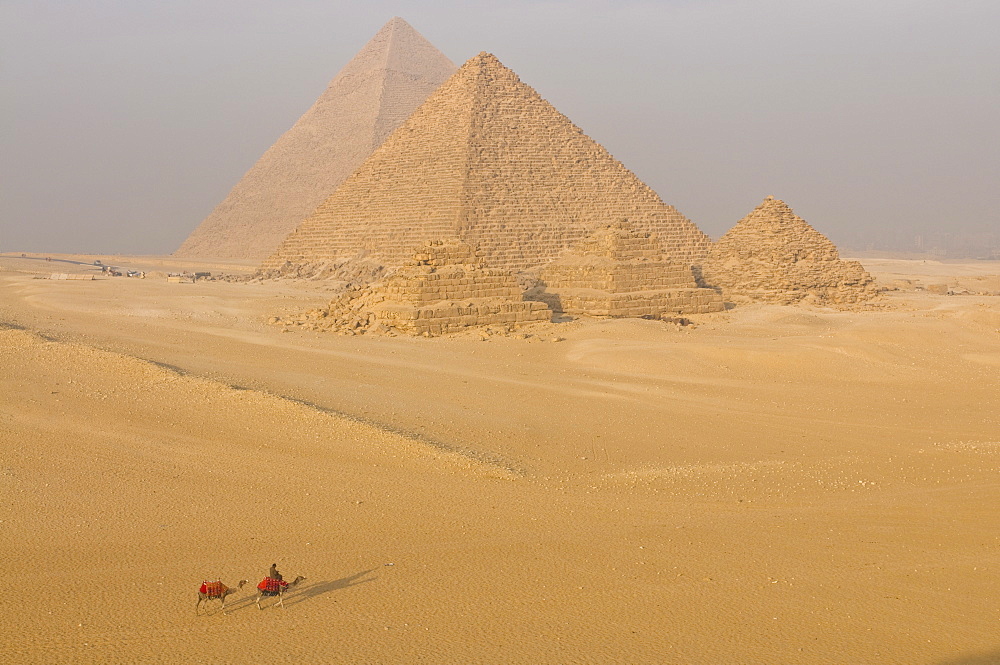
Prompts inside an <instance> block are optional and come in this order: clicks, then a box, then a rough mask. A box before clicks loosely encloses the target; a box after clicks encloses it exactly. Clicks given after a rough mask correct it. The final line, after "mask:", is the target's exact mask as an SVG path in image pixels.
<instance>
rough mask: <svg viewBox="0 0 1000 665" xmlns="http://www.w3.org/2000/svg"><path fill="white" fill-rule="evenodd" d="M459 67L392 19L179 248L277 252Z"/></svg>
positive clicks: (251, 255)
mask: <svg viewBox="0 0 1000 665" xmlns="http://www.w3.org/2000/svg"><path fill="white" fill-rule="evenodd" d="M454 72H455V65H454V64H453V63H452V62H451V61H450V60H448V58H446V57H445V56H444V55H442V54H441V52H439V51H438V50H437V49H436V48H434V46H432V45H431V44H430V43H429V42H428V41H427V40H426V39H424V38H423V37H422V36H421V35H420V34H419V33H418V32H417V31H416V30H414V29H413V28H412V27H410V25H409V24H408V23H407V22H406V21H404V20H403V19H401V18H393V19H392V20H390V21H389V22H388V23H386V24H385V25H384V26H383V27H382V29H381V30H379V32H378V34H376V35H375V36H374V37H373V38H372V39H371V41H370V42H368V43H367V44H366V45H365V47H364V48H363V49H361V51H360V52H358V54H357V55H356V56H354V59H352V60H351V61H350V62H349V63H347V66H345V67H344V68H343V69H342V70H341V71H340V73H339V74H337V76H336V78H334V79H333V81H331V82H330V85H329V87H327V89H326V92H324V93H323V94H322V95H321V96H320V98H319V99H317V100H316V103H315V104H313V106H312V108H310V109H309V110H308V111H306V113H305V115H303V116H302V117H301V118H299V120H298V122H296V123H295V125H294V126H293V127H292V128H291V129H289V130H288V131H287V132H285V133H284V134H283V135H282V136H281V138H279V139H278V140H277V141H276V142H275V144H274V145H273V146H271V147H270V148H269V149H268V150H267V152H265V153H264V155H263V156H262V157H261V158H260V159H259V160H258V161H257V163H256V164H254V166H253V168H251V169H250V170H249V171H247V173H246V175H244V176H243V178H242V179H241V180H240V181H239V183H237V185H236V186H235V187H234V188H233V189H232V191H231V192H229V196H227V197H226V198H225V200H224V201H222V203H220V204H219V205H218V206H217V207H216V208H215V210H214V211H212V214H210V215H209V216H208V217H206V218H205V220H204V221H203V222H202V223H201V225H200V226H198V228H197V229H195V230H194V232H193V233H192V234H191V235H190V236H189V237H188V239H187V240H185V241H184V244H182V245H181V246H180V249H178V250H177V251H176V252H175V254H176V255H177V256H189V257H195V256H200V257H219V258H240V259H263V258H265V257H267V256H269V255H270V254H271V253H273V252H274V250H275V249H276V248H277V247H278V245H279V244H280V243H281V241H282V240H283V239H284V238H285V236H287V235H288V234H289V233H290V232H291V231H292V230H293V229H294V228H295V227H296V225H298V224H299V223H300V222H301V221H302V220H303V219H305V218H306V217H307V216H308V215H309V214H310V213H312V212H313V211H314V210H315V209H316V206H318V205H319V204H320V203H322V202H323V201H324V200H325V199H326V198H327V197H328V196H329V195H330V194H331V193H332V192H333V191H334V190H335V189H336V188H337V186H338V185H339V184H340V183H341V182H343V181H344V179H345V178H347V176H349V175H350V174H351V172H352V171H354V169H356V168H357V167H358V165H360V164H361V163H362V162H363V161H364V160H365V158H366V157H368V156H369V155H370V154H371V153H372V151H373V150H374V149H375V148H377V147H378V146H379V145H381V144H382V142H383V141H384V140H385V138H386V137H387V136H388V135H389V134H391V133H392V131H393V130H394V129H396V128H397V127H398V126H399V125H401V124H402V123H403V122H404V121H405V120H406V118H407V117H409V115H410V114H411V113H412V112H413V110H414V109H416V108H417V107H418V106H419V105H420V104H421V103H422V102H423V101H424V100H425V99H427V96H428V95H429V94H431V92H433V91H434V90H435V89H436V88H437V87H438V86H439V85H441V83H442V82H444V81H445V80H446V79H447V78H448V77H449V76H451V75H452V74H453V73H454Z"/></svg>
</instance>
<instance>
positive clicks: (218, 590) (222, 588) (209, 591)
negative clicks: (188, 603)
mask: <svg viewBox="0 0 1000 665" xmlns="http://www.w3.org/2000/svg"><path fill="white" fill-rule="evenodd" d="M198 591H199V592H201V593H203V594H205V595H206V596H210V597H214V596H221V595H222V594H224V593H225V592H226V591H229V587H227V586H226V585H225V584H223V583H222V582H220V581H219V580H214V581H212V582H202V583H201V588H200V589H198Z"/></svg>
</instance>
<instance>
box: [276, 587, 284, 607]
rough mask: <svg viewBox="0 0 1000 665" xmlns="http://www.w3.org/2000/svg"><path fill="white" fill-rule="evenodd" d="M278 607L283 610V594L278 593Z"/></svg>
mask: <svg viewBox="0 0 1000 665" xmlns="http://www.w3.org/2000/svg"><path fill="white" fill-rule="evenodd" d="M278 605H281V609H285V594H283V593H282V592H280V591H279V592H278Z"/></svg>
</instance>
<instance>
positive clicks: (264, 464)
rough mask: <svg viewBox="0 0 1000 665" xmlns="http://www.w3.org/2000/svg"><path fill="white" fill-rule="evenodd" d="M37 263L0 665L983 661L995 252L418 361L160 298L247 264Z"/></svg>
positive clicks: (228, 302) (0, 352)
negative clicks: (182, 275)
mask: <svg viewBox="0 0 1000 665" xmlns="http://www.w3.org/2000/svg"><path fill="white" fill-rule="evenodd" d="M44 258H45V257H44V256H43V255H28V256H23V257H22V256H21V255H20V254H16V255H11V254H4V255H0V339H2V343H0V356H2V357H0V368H2V369H0V423H2V427H0V493H2V502H0V553H2V557H3V561H4V562H5V563H6V569H7V571H8V575H9V576H12V577H14V578H15V580H14V581H12V582H10V583H9V584H8V589H7V592H6V593H4V594H3V596H2V599H0V616H2V617H3V619H2V624H3V630H2V631H0V650H2V653H3V654H4V656H3V660H4V661H5V662H16V663H137V662H144V663H146V662H148V663H153V662H159V663H181V662H184V663H194V662H232V663H243V662H296V663H302V662H315V663H320V662H324V663H327V662H328V663H417V662H427V663H676V664H695V663H697V664H702V663H704V664H719V663H734V664H735V663H739V664H760V665H773V664H777V663H782V664H818V663H850V664H868V663H870V664H882V663H899V664H907V665H915V664H927V665H932V664H933V665H958V664H959V663H962V664H966V665H972V664H977V665H984V664H986V663H996V662H1000V636H998V635H1000V632H998V625H1000V623H998V622H1000V581H998V576H997V574H996V573H997V570H998V569H1000V516H998V512H997V509H996V506H997V505H998V502H1000V481H998V471H1000V410H998V408H997V407H998V405H1000V295H996V294H1000V267H998V265H997V263H996V262H989V261H981V262H974V261H968V262H961V263H958V262H952V263H948V262H938V261H932V260H926V261H925V260H901V259H900V260H894V259H871V258H867V259H862V263H863V264H864V267H865V268H866V269H867V270H868V271H869V272H870V273H871V274H872V275H873V276H874V277H875V278H876V280H877V283H878V285H879V286H880V287H885V288H888V289H890V290H888V291H886V292H884V293H883V294H882V295H881V296H880V298H879V299H878V301H877V302H876V303H875V304H874V305H873V306H872V307H870V308H868V309H862V310H860V311H843V310H838V309H832V308H826V307H818V306H810V305H806V304H799V305H796V306H785V305H779V304H763V303H756V304H754V303H747V304H741V305H740V306H738V307H735V308H731V309H728V310H727V311H724V312H717V313H708V314H699V315H692V316H691V317H690V318H691V319H692V322H693V324H692V325H687V326H680V325H676V324H671V323H666V322H662V321H649V320H640V319H597V318H595V319H591V318H587V317H580V318H577V319H575V320H571V321H566V322H561V323H540V324H535V325H532V326H528V327H525V328H523V329H521V330H520V331H519V332H518V333H516V334H512V335H481V334H480V333H479V332H477V331H474V332H469V333H458V334H454V335H446V336H442V337H436V338H423V337H409V336H371V335H365V336H352V335H339V334H333V333H319V332H313V331H308V330H304V329H301V328H298V327H295V326H281V325H270V324H268V320H269V319H270V318H271V317H274V316H284V315H288V314H294V313H296V312H301V311H304V310H305V309H308V308H309V307H315V306H321V305H322V304H324V303H326V302H328V301H329V299H330V297H331V291H330V286H329V284H328V283H327V282H323V281H308V280H285V281H233V282H227V281H221V280H220V281H203V280H199V281H197V282H195V283H191V284H185V283H181V284H178V283H168V282H167V281H166V279H165V274H166V273H167V272H170V271H173V270H181V269H186V270H192V271H194V270H199V271H211V272H214V273H216V274H217V273H219V272H223V273H229V274H236V275H239V274H244V275H245V274H249V273H251V272H252V271H253V269H254V267H255V265H254V264H253V262H249V261H247V262H240V261H238V260H230V261H226V262H214V263H213V262H212V261H210V260H207V259H197V260H195V259H180V258H173V257H119V256H116V257H101V256H67V255H59V256H55V255H54V256H52V257H51V258H52V259H53V260H52V261H45V260H44ZM94 260H102V261H103V262H105V263H108V262H114V263H115V264H116V265H122V266H128V267H133V268H135V269H137V270H145V271H147V272H146V274H147V277H146V278H145V279H135V278H132V279H130V278H124V277H113V278H112V277H107V276H103V275H101V274H100V271H99V269H98V268H97V267H95V266H94V265H93V261H94ZM53 272H65V273H70V274H72V273H76V274H84V275H87V274H92V275H94V276H95V277H96V279H94V280H87V281H83V280H79V281H78V280H52V279H47V278H48V277H49V275H50V274H51V273H53ZM931 287H934V288H931ZM949 288H950V290H951V291H952V292H953V293H966V295H947V294H946V292H947V291H948V290H949ZM986 294H994V295H986ZM272 562H276V563H277V564H278V567H279V569H280V570H281V571H282V572H283V573H284V575H285V577H286V579H292V578H293V577H294V576H296V575H303V576H305V578H306V580H305V581H303V582H302V583H301V584H300V585H299V588H297V589H296V590H294V591H293V592H291V593H289V594H288V596H287V597H286V598H285V607H284V609H280V608H274V607H268V606H266V605H265V609H264V610H263V611H260V610H258V609H257V607H256V606H255V604H254V602H253V599H254V595H253V593H252V590H253V586H254V585H255V584H256V583H257V581H259V580H260V578H262V577H263V576H264V575H265V574H266V573H267V570H268V566H269V565H270V564H271V563H272ZM209 579H222V580H223V581H224V582H226V583H227V584H229V585H231V586H232V585H235V584H236V582H237V581H238V580H240V579H248V580H249V581H250V584H249V585H247V586H246V587H244V589H242V590H240V591H239V592H238V593H235V594H233V595H231V596H230V597H229V598H228V599H227V613H226V614H223V613H222V612H221V611H219V606H218V604H217V603H216V604H210V606H209V611H208V613H207V614H206V613H201V614H197V615H196V613H195V601H196V600H197V590H198V586H199V585H200V584H201V582H202V581H203V580H209Z"/></svg>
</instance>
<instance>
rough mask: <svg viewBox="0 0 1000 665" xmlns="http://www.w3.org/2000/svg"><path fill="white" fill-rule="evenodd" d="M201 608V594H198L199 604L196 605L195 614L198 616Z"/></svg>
mask: <svg viewBox="0 0 1000 665" xmlns="http://www.w3.org/2000/svg"><path fill="white" fill-rule="evenodd" d="M199 607H201V594H198V602H197V603H195V605H194V614H195V616H198V608H199Z"/></svg>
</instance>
